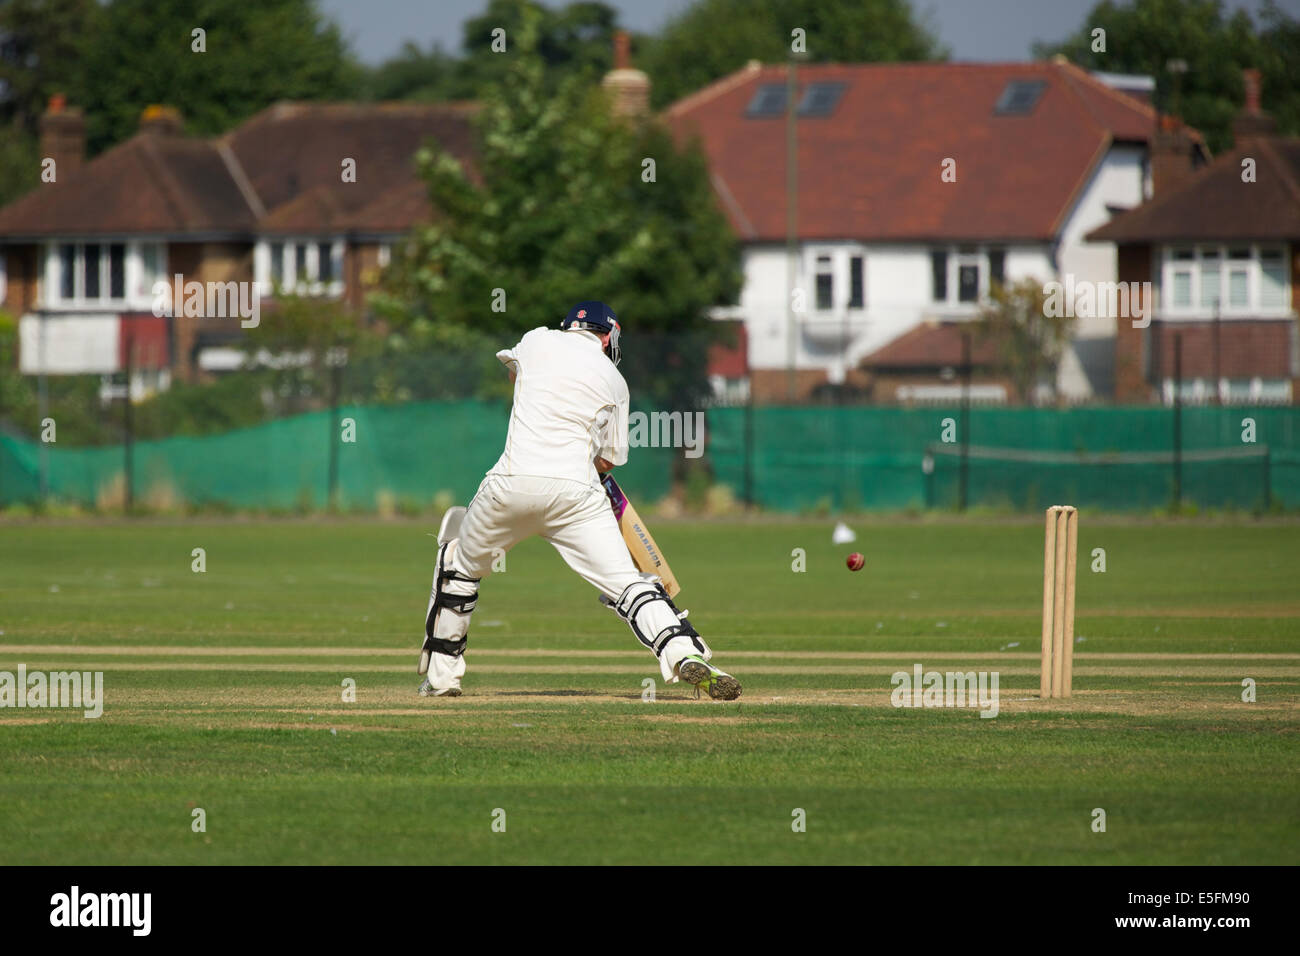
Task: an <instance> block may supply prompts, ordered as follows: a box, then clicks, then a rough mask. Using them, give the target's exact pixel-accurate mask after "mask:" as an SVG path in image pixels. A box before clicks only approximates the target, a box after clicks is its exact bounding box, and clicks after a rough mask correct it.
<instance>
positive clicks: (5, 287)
mask: <svg viewBox="0 0 1300 956" xmlns="http://www.w3.org/2000/svg"><path fill="white" fill-rule="evenodd" d="M7 260H8V253H7V252H6V251H5V249H4V247H3V246H0V307H3V306H4V304H5V297H6V296H7V295H8V294H9V263H8V261H7Z"/></svg>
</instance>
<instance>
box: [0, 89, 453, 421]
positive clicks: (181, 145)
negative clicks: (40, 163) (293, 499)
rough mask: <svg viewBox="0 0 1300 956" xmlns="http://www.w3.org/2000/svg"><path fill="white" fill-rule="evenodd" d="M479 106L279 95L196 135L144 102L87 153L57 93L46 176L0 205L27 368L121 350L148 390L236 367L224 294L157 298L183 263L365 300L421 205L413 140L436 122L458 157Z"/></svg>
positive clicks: (103, 358)
mask: <svg viewBox="0 0 1300 956" xmlns="http://www.w3.org/2000/svg"><path fill="white" fill-rule="evenodd" d="M473 110H474V107H473V106H472V105H468V104H436V105H424V104H406V103H400V104H371V105H350V104H329V103H281V104H276V105H274V106H271V107H269V108H267V109H265V110H263V111H262V112H260V113H258V114H257V115H255V116H253V117H252V118H250V119H249V120H248V121H247V122H245V123H244V124H242V125H241V126H239V127H238V128H237V129H235V130H233V131H232V132H230V133H229V134H227V135H225V136H221V137H218V138H215V139H198V138H192V137H187V136H183V135H182V134H181V119H180V117H179V116H178V115H177V114H176V112H175V111H174V110H170V109H167V108H161V107H151V108H149V109H147V110H146V111H145V112H144V114H143V116H142V118H141V122H140V128H139V131H138V132H137V133H136V135H134V136H132V137H131V138H130V139H128V140H126V141H125V142H123V143H120V144H118V145H117V146H115V147H113V148H112V149H109V150H108V151H106V152H105V153H103V154H102V155H100V156H97V157H95V158H94V159H93V160H90V161H89V162H86V161H85V159H84V152H85V121H84V117H83V116H82V115H81V114H80V112H79V111H77V110H75V109H71V108H69V107H68V106H67V105H66V104H65V103H64V102H63V101H62V98H60V97H56V98H54V99H53V100H52V101H51V104H50V107H49V109H48V111H47V113H46V114H45V116H44V117H43V118H42V123H41V155H42V156H43V157H46V158H47V160H53V166H52V167H51V168H52V169H53V171H54V177H53V180H54V181H52V182H43V183H42V184H41V185H40V186H38V187H36V188H35V189H33V190H32V191H31V192H29V193H28V194H26V195H25V196H22V197H21V198H19V199H18V200H16V201H14V202H12V203H10V204H9V205H8V206H6V207H5V208H4V209H0V308H3V309H5V310H6V311H8V312H10V313H11V314H13V315H16V316H18V317H19V335H20V342H19V344H20V366H21V369H22V371H23V372H24V373H28V374H35V373H39V372H47V373H52V374H59V373H63V374H73V373H100V374H103V375H109V374H112V373H117V372H121V371H122V370H124V369H126V368H128V367H129V368H131V370H132V372H133V375H132V381H131V383H130V389H131V394H132V395H134V396H140V395H143V394H146V393H148V392H149V391H151V390H154V389H157V388H165V387H166V386H167V383H168V381H169V380H170V378H171V376H173V375H175V376H177V377H179V378H181V379H183V380H190V379H194V378H197V377H201V376H203V375H204V374H207V373H215V372H220V371H223V370H227V369H230V368H233V367H235V365H236V364H237V363H238V362H239V361H240V358H241V355H240V353H239V352H237V351H235V350H234V349H232V348H231V345H232V343H233V342H234V341H235V340H236V339H237V338H238V336H239V335H240V334H241V328H240V326H241V322H242V321H243V319H242V317H241V316H240V315H237V314H232V310H231V309H230V308H229V307H228V305H229V304H228V303H226V301H225V300H224V299H222V300H221V301H222V303H223V308H222V309H221V310H220V311H221V312H222V313H223V314H213V313H211V311H210V310H205V311H204V314H202V315H197V316H196V315H190V314H187V313H186V310H185V309H183V308H181V307H180V306H181V303H180V302H176V303H174V304H173V307H172V309H171V310H170V311H172V312H174V313H175V315H174V316H172V315H166V316H163V317H158V316H157V315H156V314H155V313H156V312H157V311H158V310H157V309H156V308H155V306H156V304H157V296H156V284H157V283H159V282H162V283H166V284H167V285H168V286H172V287H174V276H176V275H180V276H182V281H183V282H189V281H196V282H199V283H203V284H204V285H205V286H206V285H208V284H212V285H214V286H217V287H218V291H219V292H221V291H224V290H225V289H227V288H229V289H231V290H234V289H235V287H234V286H227V285H226V284H228V283H236V284H244V288H245V289H247V290H249V291H250V292H251V289H252V288H253V287H250V286H249V285H248V284H249V283H256V286H255V288H256V290H257V292H258V293H260V295H261V296H264V297H267V298H272V297H273V296H274V293H275V291H276V290H277V289H282V290H283V289H289V290H293V291H295V292H300V293H309V294H313V295H321V296H328V297H331V298H335V299H339V300H341V301H344V302H346V303H349V304H351V305H353V306H357V307H360V306H361V305H362V303H363V302H364V297H365V293H366V290H367V286H368V285H369V284H370V283H371V282H372V281H373V279H374V275H375V270H376V268H377V267H379V266H382V265H384V264H386V261H387V254H388V250H389V249H390V247H391V244H392V243H394V242H396V241H397V240H399V239H400V237H402V236H403V235H404V234H405V233H406V232H408V230H409V229H410V228H411V227H412V226H413V225H415V223H417V222H419V221H422V220H427V219H428V217H429V215H430V209H429V203H428V199H427V194H426V191H425V189H424V187H423V185H422V183H421V181H420V180H419V178H418V176H417V174H416V169H415V164H414V157H415V153H416V151H417V150H418V149H419V147H420V146H421V145H422V144H424V143H425V142H426V141H427V140H429V139H430V138H432V139H434V140H436V141H437V142H438V144H439V145H440V146H441V147H442V148H443V149H446V150H447V151H449V152H450V153H451V154H452V155H454V156H456V157H457V158H458V159H460V160H462V161H466V160H468V159H469V154H470V151H471V149H472V146H471V144H472V132H471V127H470V117H471V114H472V112H473ZM182 288H183V286H182ZM249 298H250V299H251V295H250V296H249ZM209 301H210V300H209ZM128 363H129V365H128Z"/></svg>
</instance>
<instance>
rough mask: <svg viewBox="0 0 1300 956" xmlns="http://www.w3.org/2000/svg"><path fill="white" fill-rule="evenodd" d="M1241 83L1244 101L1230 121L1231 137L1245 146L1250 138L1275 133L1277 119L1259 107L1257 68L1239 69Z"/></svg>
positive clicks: (1237, 143)
mask: <svg viewBox="0 0 1300 956" xmlns="http://www.w3.org/2000/svg"><path fill="white" fill-rule="evenodd" d="M1241 83H1242V86H1243V87H1244V88H1245V92H1246V97H1245V99H1246V102H1245V104H1244V105H1243V106H1242V108H1241V112H1240V113H1238V114H1237V118H1236V119H1234V120H1233V121H1232V138H1233V139H1234V140H1236V145H1237V146H1238V147H1241V146H1245V145H1246V144H1248V143H1249V142H1250V141H1251V140H1255V139H1264V138H1268V137H1270V136H1275V135H1276V134H1277V120H1275V119H1273V117H1271V116H1269V115H1268V114H1267V113H1265V112H1264V110H1263V109H1262V108H1261V107H1260V74H1259V70H1256V69H1253V68H1249V69H1245V70H1242V71H1241Z"/></svg>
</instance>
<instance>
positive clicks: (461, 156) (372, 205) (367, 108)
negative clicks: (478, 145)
mask: <svg viewBox="0 0 1300 956" xmlns="http://www.w3.org/2000/svg"><path fill="white" fill-rule="evenodd" d="M477 109H478V106H477V104H473V103H377V104H351V103H278V104H276V105H275V106H272V107H269V108H268V109H265V110H263V111H262V112H261V113H258V114H257V115H256V116H254V117H253V118H252V119H250V120H249V121H248V122H247V123H245V124H244V125H243V126H240V127H239V128H238V129H237V130H235V131H234V132H233V133H231V134H230V135H229V136H228V137H227V141H228V142H229V144H230V147H231V150H232V151H233V152H234V153H235V155H236V156H237V157H238V158H239V162H240V165H242V166H243V168H244V169H245V170H246V171H247V174H248V178H249V181H250V183H251V185H252V187H253V189H254V191H255V192H256V193H257V195H258V197H259V198H260V199H261V201H262V203H263V204H264V205H265V206H266V208H267V209H268V210H271V211H272V217H271V218H272V221H271V222H270V223H269V224H268V228H271V229H275V230H277V231H281V232H283V231H285V229H286V228H292V229H296V230H299V231H306V232H320V231H328V230H329V229H330V228H332V227H333V226H336V225H337V224H339V223H345V222H350V221H351V219H352V218H353V217H359V221H362V222H364V223H365V224H366V226H367V228H368V229H369V230H370V231H374V232H391V233H401V232H405V231H406V230H407V229H408V228H410V227H411V226H412V225H414V224H415V223H416V222H417V221H418V217H419V216H420V215H423V214H427V212H428V203H427V201H426V202H425V203H423V204H420V203H412V202H406V203H403V204H394V203H392V202H390V201H387V200H389V198H390V197H391V196H392V194H393V193H394V192H395V191H398V190H400V191H402V192H403V195H404V196H407V197H408V198H409V197H410V196H411V193H412V188H413V187H414V189H415V191H421V190H422V187H421V186H420V180H419V179H418V177H417V175H416V169H415V153H416V151H417V150H419V149H420V147H421V146H423V145H425V144H426V143H427V142H429V141H430V140H432V141H434V142H436V143H437V145H438V146H439V147H440V148H441V149H443V150H444V151H446V152H448V153H450V154H451V155H452V156H454V157H455V158H456V159H458V160H460V161H461V162H462V163H465V164H466V165H467V166H472V157H473V152H474V133H473V129H472V127H471V124H470V119H471V117H472V116H473V114H474V113H475V112H476V111H477ZM345 158H351V159H354V160H356V164H357V166H356V182H348V183H345V182H343V181H342V176H341V173H342V165H341V164H342V162H343V160H344V159H345ZM307 196H310V199H305V198H304V197H307ZM291 200H297V201H298V202H297V203H296V205H295V206H294V207H292V208H289V209H281V208H279V207H283V206H284V204H285V203H287V202H290V201H291ZM363 213H364V214H363Z"/></svg>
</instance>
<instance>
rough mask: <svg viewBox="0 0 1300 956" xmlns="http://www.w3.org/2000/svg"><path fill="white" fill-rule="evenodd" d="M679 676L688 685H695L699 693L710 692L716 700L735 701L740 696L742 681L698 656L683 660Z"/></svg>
mask: <svg viewBox="0 0 1300 956" xmlns="http://www.w3.org/2000/svg"><path fill="white" fill-rule="evenodd" d="M677 676H678V677H680V678H681V679H682V680H684V681H686V682H687V683H688V684H694V685H695V690H696V692H697V693H698V692H699V691H700V690H705V691H708V694H709V696H710V697H712V698H713V699H714V700H735V699H736V698H737V697H739V696H740V681H738V680H736V678H734V677H732V676H731V675H730V674H728V673H726V672H725V671H720V670H718V669H717V668H716V667H714V666H713V665H712V664H710V663H709V662H708V661H706V660H705V659H704V658H702V657H700V656H699V655H698V654H691V655H690V656H688V657H683V658H682V660H681V662H680V663H679V664H678V665H677Z"/></svg>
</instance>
